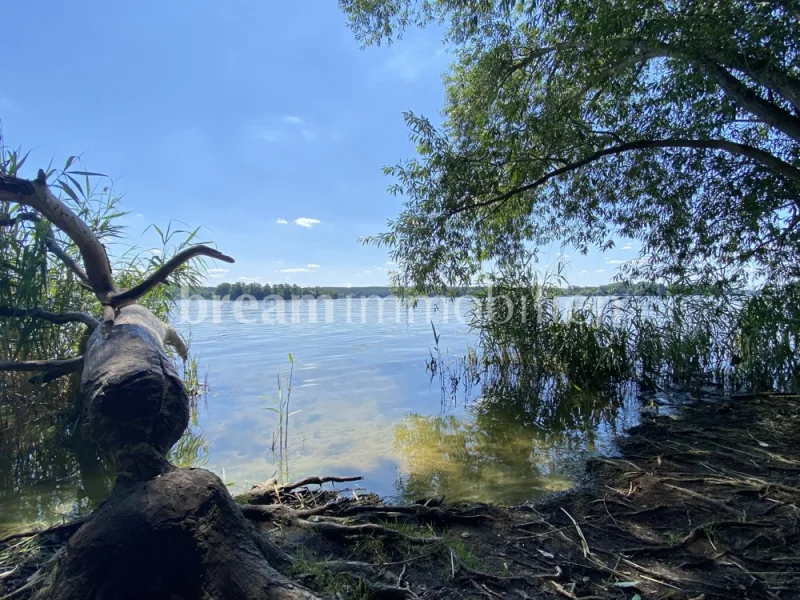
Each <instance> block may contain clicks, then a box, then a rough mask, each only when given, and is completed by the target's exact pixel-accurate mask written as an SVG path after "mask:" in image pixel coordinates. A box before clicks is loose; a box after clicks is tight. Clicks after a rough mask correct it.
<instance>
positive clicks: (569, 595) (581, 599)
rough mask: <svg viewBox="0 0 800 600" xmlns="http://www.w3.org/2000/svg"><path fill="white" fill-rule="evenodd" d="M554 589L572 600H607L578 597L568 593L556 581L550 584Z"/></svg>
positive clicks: (600, 597) (599, 597) (595, 597)
mask: <svg viewBox="0 0 800 600" xmlns="http://www.w3.org/2000/svg"><path fill="white" fill-rule="evenodd" d="M550 583H551V584H552V586H553V588H554V589H555V590H556V591H557V592H558V593H559V594H561V595H562V596H564V597H565V598H569V599H570V600H605V598H606V597H605V596H580V597H578V596H576V595H575V594H573V593H572V592H569V591H567V590H566V589H565V588H564V587H563V586H562V585H561V584H559V583H558V582H556V581H551V582H550Z"/></svg>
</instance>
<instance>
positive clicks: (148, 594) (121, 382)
mask: <svg viewBox="0 0 800 600" xmlns="http://www.w3.org/2000/svg"><path fill="white" fill-rule="evenodd" d="M0 202H12V203H17V204H19V205H21V206H26V207H29V208H32V209H33V210H35V211H37V212H36V213H23V214H25V215H29V216H26V217H24V218H22V217H21V216H16V217H13V218H11V217H7V216H6V217H7V218H0V227H2V226H14V225H16V224H17V223H19V222H21V221H37V222H38V221H39V220H40V218H44V219H46V220H47V221H49V223H50V224H51V225H53V226H55V227H57V228H59V229H60V230H61V231H63V232H64V233H65V234H66V235H67V236H68V237H69V238H70V239H71V240H72V241H73V242H74V243H75V245H76V246H77V248H78V249H79V251H80V254H81V257H82V259H83V266H82V267H81V266H80V265H78V264H77V263H76V262H75V261H73V260H72V259H71V258H70V257H69V256H67V254H66V253H65V252H63V251H59V250H60V247H58V244H57V242H55V240H54V238H52V236H50V237H51V239H52V244H48V247H50V246H51V245H52V246H53V248H51V251H52V252H53V254H54V255H56V256H57V257H58V258H59V259H60V260H62V261H63V262H64V263H65V265H66V266H67V268H69V269H70V270H71V271H73V272H74V273H76V275H77V276H78V278H79V279H80V280H81V281H82V282H83V283H84V284H85V285H86V286H87V287H88V288H90V289H91V291H92V292H93V293H94V295H95V296H96V298H97V300H98V302H99V306H101V307H102V309H99V310H98V312H100V310H102V314H103V319H102V322H100V321H98V320H97V319H95V318H94V317H92V316H90V315H81V314H76V313H69V314H63V315H59V314H55V313H51V312H48V311H45V310H41V309H39V308H35V307H6V308H3V309H2V310H0V317H3V316H5V317H16V318H20V317H22V318H40V319H46V320H48V321H50V322H53V323H71V322H75V321H77V322H82V323H84V324H85V325H87V326H88V327H89V328H90V329H92V330H93V331H92V333H91V336H90V338H89V340H88V342H87V344H86V351H85V354H84V355H83V356H75V357H70V358H64V359H61V360H43V361H25V362H5V363H0V369H6V370H17V371H19V370H25V371H32V370H33V371H36V370H38V371H44V372H47V373H50V372H56V374H61V373H63V372H73V371H80V374H81V379H80V390H79V393H78V406H79V408H80V415H81V418H80V421H79V425H80V426H79V427H78V430H79V431H82V432H83V433H85V434H86V435H85V437H86V438H88V439H89V440H91V441H93V442H94V443H95V444H96V445H97V446H98V448H99V449H100V450H101V451H102V452H103V453H104V454H106V455H107V456H109V457H110V458H111V459H112V464H114V466H115V467H116V470H117V474H118V478H117V485H116V487H115V488H114V490H113V491H112V492H111V495H110V496H109V498H108V499H107V500H106V502H104V503H103V505H102V506H101V507H100V508H99V509H97V510H96V511H95V512H94V513H93V514H91V515H90V516H89V517H88V518H87V519H86V522H85V523H83V524H82V525H81V526H80V528H79V529H78V530H77V532H75V533H74V534H73V535H72V536H71V537H70V539H69V542H68V543H67V546H66V548H65V550H64V552H62V553H61V554H60V555H59V558H58V562H57V564H56V566H55V568H54V569H53V570H52V571H51V572H50V573H49V574H47V575H46V576H45V575H44V574H43V575H41V577H38V576H37V577H36V578H35V581H34V582H29V583H28V584H26V585H30V586H33V585H36V586H41V587H40V591H39V593H38V597H41V598H56V599H67V598H70V599H72V598H95V599H105V598H108V599H112V598H113V599H117V598H122V599H128V598H129V599H134V598H135V599H138V598H164V599H168V598H186V599H189V598H218V599H226V598H230V599H239V598H242V599H245V600H247V599H253V600H256V599H261V598H274V599H277V600H295V599H299V600H311V599H313V598H315V597H316V596H314V595H313V594H312V593H311V592H309V591H307V590H305V589H303V588H302V587H299V586H297V585H295V584H293V583H292V582H291V581H290V580H289V579H288V578H287V577H285V576H284V575H282V574H281V573H280V572H279V571H278V570H276V569H277V568H281V567H285V566H287V565H288V563H289V562H290V559H289V558H288V556H286V555H285V554H284V553H283V552H281V551H280V550H278V549H277V547H275V546H274V545H273V544H271V543H270V542H269V541H268V540H267V539H266V538H265V537H263V536H262V535H261V534H260V533H258V532H257V531H256V529H255V528H254V526H253V525H252V524H251V523H250V522H249V521H248V520H247V519H246V518H245V517H244V515H243V514H242V512H241V511H240V510H239V508H238V506H237V504H236V503H235V502H234V500H233V499H232V498H231V496H230V494H229V493H228V490H227V488H226V487H225V485H224V484H223V483H222V482H221V481H220V480H219V478H217V477H216V476H215V475H213V474H212V473H210V472H209V471H205V470H202V469H176V468H174V467H172V466H171V465H170V464H169V463H168V462H167V459H166V454H167V452H168V450H169V448H170V447H171V446H172V445H173V444H174V443H175V442H177V441H178V439H179V438H180V437H181V435H182V434H183V432H184V431H185V429H186V427H187V425H188V421H189V397H188V394H187V392H186V389H185V387H184V385H183V382H182V381H181V378H180V377H179V376H178V373H177V371H176V368H175V365H174V364H173V362H172V361H171V360H170V358H169V357H168V356H167V353H166V351H165V349H164V346H165V344H169V345H172V346H174V347H175V348H176V350H177V351H178V353H179V354H180V355H181V356H183V357H184V358H185V357H186V345H185V344H184V342H183V341H182V340H181V338H180V336H179V335H178V334H177V332H176V331H175V330H174V329H173V328H172V327H170V326H169V325H168V324H166V323H163V322H162V321H161V320H159V319H158V318H157V317H156V316H155V315H154V314H153V313H152V312H150V311H149V310H147V309H146V308H144V307H142V306H140V305H138V304H136V301H137V300H138V299H139V298H140V297H141V296H143V295H144V294H146V293H147V292H148V291H150V290H151V289H152V288H153V287H154V286H156V285H158V284H160V283H164V282H166V281H167V278H168V276H169V275H170V274H171V273H172V272H173V271H174V270H175V269H177V268H178V267H179V266H180V265H181V264H183V263H184V262H186V261H188V260H191V259H192V258H194V257H196V256H209V257H212V258H215V259H218V260H223V261H226V262H233V259H232V258H230V257H228V256H225V255H224V254H222V253H220V252H219V251H217V250H214V249H213V248H208V247H206V246H194V247H192V248H189V249H187V250H185V251H183V252H181V253H179V254H178V255H176V256H175V257H174V258H173V259H171V260H170V261H168V262H167V263H165V264H164V265H162V267H161V268H160V269H158V270H157V271H155V272H154V273H152V274H150V275H149V276H148V277H146V278H145V280H144V281H143V282H142V283H141V284H139V285H137V286H135V287H134V288H132V289H130V290H118V289H117V288H116V285H115V282H114V278H113V275H112V272H111V266H110V264H109V260H108V257H107V255H106V251H105V248H104V247H103V245H102V244H101V243H100V241H99V240H98V239H97V237H96V236H95V235H94V233H93V232H92V230H91V228H90V227H88V226H87V225H86V224H85V223H84V222H83V221H81V220H80V219H79V218H78V217H77V216H76V215H75V213H74V212H73V211H72V210H70V208H69V207H68V206H66V205H65V204H64V203H63V202H61V201H60V200H59V199H58V198H56V197H55V196H54V195H53V194H52V193H51V192H50V190H49V188H48V186H47V182H46V176H45V174H44V172H43V171H39V175H38V176H37V178H36V180H34V181H27V180H24V179H18V178H16V177H9V176H6V175H0ZM56 249H58V250H56ZM65 257H66V258H65Z"/></svg>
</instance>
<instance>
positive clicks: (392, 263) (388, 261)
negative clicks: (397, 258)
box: [386, 260, 397, 267]
mask: <svg viewBox="0 0 800 600" xmlns="http://www.w3.org/2000/svg"><path fill="white" fill-rule="evenodd" d="M386 264H387V265H389V266H390V267H393V266H394V265H396V264H397V263H396V262H392V261H390V260H387V261H386Z"/></svg>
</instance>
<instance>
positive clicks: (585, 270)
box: [581, 269, 589, 273]
mask: <svg viewBox="0 0 800 600" xmlns="http://www.w3.org/2000/svg"><path fill="white" fill-rule="evenodd" d="M588 272H589V271H588V270H587V269H582V270H581V273H588Z"/></svg>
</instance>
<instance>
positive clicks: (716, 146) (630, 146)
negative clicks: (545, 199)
mask: <svg viewBox="0 0 800 600" xmlns="http://www.w3.org/2000/svg"><path fill="white" fill-rule="evenodd" d="M662 148H694V149H701V150H722V151H724V152H728V153H729V154H733V155H736V156H744V157H746V158H750V159H752V160H754V161H755V162H757V163H759V164H761V165H763V166H765V167H767V168H769V169H771V170H772V171H774V172H776V173H778V174H779V175H782V176H784V177H786V178H788V179H791V180H793V181H796V182H798V183H800V169H798V168H796V167H794V166H793V165H791V164H789V163H787V162H786V161H784V160H781V159H780V158H778V157H777V156H773V155H772V154H770V153H769V152H764V151H763V150H760V149H759V148H755V147H753V146H748V145H746V144H737V143H735V142H729V141H726V140H688V139H663V140H640V141H637V142H628V143H626V144H619V145H617V146H612V147H610V148H604V149H603V150H599V151H597V152H594V153H593V154H590V155H589V156H586V157H585V158H582V159H580V160H577V161H575V162H572V163H569V164H567V165H564V166H563V167H561V168H559V169H555V170H554V171H550V172H549V173H547V174H546V175H543V176H542V177H540V178H539V179H537V180H536V181H534V182H532V183H528V184H526V185H523V186H520V187H517V188H514V189H513V190H509V191H508V192H505V193H503V194H500V195H499V196H495V197H494V198H490V199H488V200H482V201H479V202H470V203H464V204H461V205H458V206H456V207H454V208H452V209H450V210H449V211H447V212H446V213H445V214H444V216H445V217H452V216H454V215H457V214H459V213H462V212H465V211H467V210H472V209H474V208H481V207H483V206H490V205H492V204H496V203H498V202H504V201H505V200H508V199H510V198H513V197H514V196H517V195H519V194H522V193H524V192H528V191H530V190H533V189H536V188H538V187H541V186H543V185H544V184H545V183H547V182H548V181H550V180H551V179H554V178H556V177H559V176H561V175H565V174H566V173H570V172H572V171H577V170H578V169H580V168H582V167H585V166H586V165H589V164H591V163H593V162H596V161H598V160H600V159H601V158H604V157H606V156H612V155H617V154H624V153H625V152H631V151H634V150H654V149H662Z"/></svg>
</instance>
